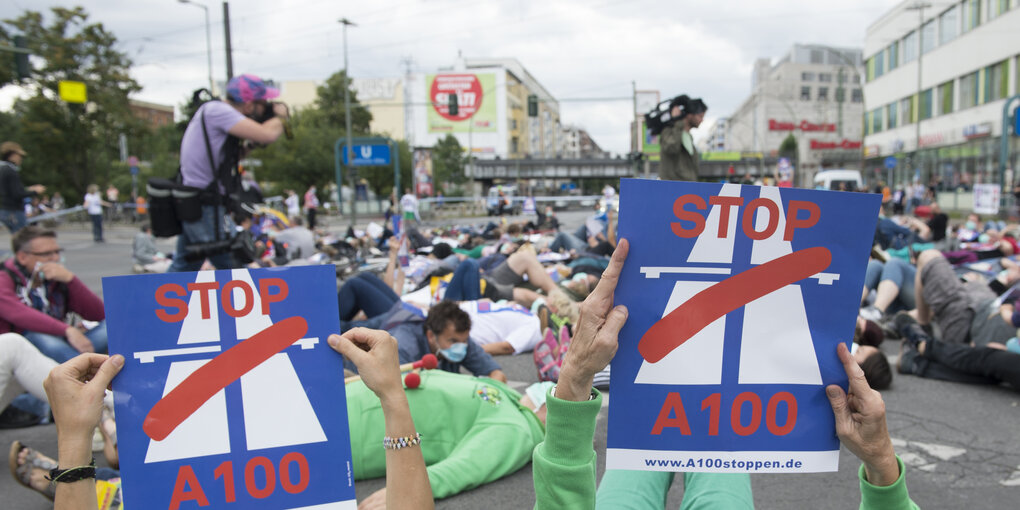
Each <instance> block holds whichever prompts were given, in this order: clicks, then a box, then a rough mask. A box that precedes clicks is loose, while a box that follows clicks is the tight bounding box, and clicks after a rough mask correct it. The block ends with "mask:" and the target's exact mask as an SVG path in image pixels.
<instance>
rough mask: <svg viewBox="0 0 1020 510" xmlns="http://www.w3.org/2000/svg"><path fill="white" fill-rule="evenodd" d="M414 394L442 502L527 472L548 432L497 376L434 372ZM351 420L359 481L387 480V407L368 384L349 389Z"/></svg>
mask: <svg viewBox="0 0 1020 510" xmlns="http://www.w3.org/2000/svg"><path fill="white" fill-rule="evenodd" d="M406 393H407V400H408V404H410V407H411V417H412V418H413V419H414V426H415V429H416V430H417V431H418V433H420V434H421V435H422V442H421V446H420V447H421V450H422V454H423V456H424V457H425V465H426V466H427V469H428V474H429V482H430V483H431V484H432V495H433V496H434V497H435V498H436V499H441V498H445V497H449V496H452V495H454V494H457V493H460V492H463V491H466V490H468V489H472V488H474V487H477V486H479V485H482V484H485V483H489V482H492V481H495V480H498V479H500V478H502V477H504V476H506V475H508V474H510V473H513V472H514V471H517V470H518V469H520V468H522V467H524V465H525V464H527V463H528V461H529V460H530V459H531V453H532V451H533V450H534V448H535V445H536V444H538V443H539V442H541V441H542V437H543V435H544V433H545V431H544V428H543V427H542V422H540V421H539V420H538V418H537V417H536V416H535V413H533V412H532V411H531V410H530V409H528V408H527V407H524V406H521V405H520V404H519V402H520V399H521V395H520V393H517V392H516V391H514V390H513V389H511V388H510V387H509V386H507V385H505V384H503V383H501V382H499V381H495V380H493V379H489V378H477V377H471V376H468V375H463V374H453V373H449V372H444V371H442V370H427V371H424V372H422V373H421V385H420V386H419V387H418V388H417V389H413V390H406ZM347 419H348V421H349V422H350V428H351V457H352V463H353V464H354V466H353V467H354V479H355V480H363V479H366V478H378V477H381V476H385V475H386V452H385V450H383V447H382V441H383V435H385V425H384V422H383V413H382V407H381V404H380V403H379V399H378V397H376V396H375V394H374V393H372V391H371V390H369V389H368V388H367V387H366V386H365V383H363V382H361V381H358V382H355V383H351V384H348V385H347Z"/></svg>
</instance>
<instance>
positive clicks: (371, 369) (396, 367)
mask: <svg viewBox="0 0 1020 510" xmlns="http://www.w3.org/2000/svg"><path fill="white" fill-rule="evenodd" d="M328 341H329V345H330V347H332V348H333V349H335V350H336V351H337V352H339V353H340V354H343V355H344V356H346V357H347V358H348V359H350V360H351V361H352V362H353V363H354V364H355V365H356V366H357V367H358V373H359V374H360V375H361V379H362V380H363V381H365V386H368V389H370V390H372V391H373V392H374V393H375V394H376V396H378V397H379V401H380V402H381V403H382V411H383V419H384V420H385V423H386V438H385V440H384V443H383V445H384V448H386V485H387V489H384V490H385V492H384V493H383V494H384V496H381V497H383V498H385V502H386V508H388V509H390V510H401V509H405V508H406V509H409V510H411V509H426V510H428V509H431V508H434V507H435V503H434V502H433V500H432V487H431V486H430V485H429V478H428V473H427V472H426V471H425V459H424V458H423V457H422V453H421V447H419V446H418V441H419V440H420V436H418V434H417V432H416V430H415V428H414V421H413V420H412V419H411V408H410V407H409V406H408V403H407V395H405V394H404V386H403V384H401V382H400V360H399V354H398V352H397V340H396V339H395V338H393V337H392V336H390V335H389V333H387V332H385V331H379V330H373V329H366V328H354V329H352V330H350V331H348V332H346V333H344V334H343V335H330V336H329V340H328Z"/></svg>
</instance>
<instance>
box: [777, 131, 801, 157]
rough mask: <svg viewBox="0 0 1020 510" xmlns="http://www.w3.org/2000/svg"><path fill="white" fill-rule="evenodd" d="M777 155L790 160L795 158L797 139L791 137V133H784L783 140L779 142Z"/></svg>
mask: <svg viewBox="0 0 1020 510" xmlns="http://www.w3.org/2000/svg"><path fill="white" fill-rule="evenodd" d="M779 155H780V156H781V157H784V158H790V161H791V162H795V161H796V160H797V139H796V138H794V137H793V133H790V134H788V135H786V138H783V141H782V142H781V143H780V144H779Z"/></svg>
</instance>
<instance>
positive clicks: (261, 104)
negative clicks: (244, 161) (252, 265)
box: [170, 74, 289, 271]
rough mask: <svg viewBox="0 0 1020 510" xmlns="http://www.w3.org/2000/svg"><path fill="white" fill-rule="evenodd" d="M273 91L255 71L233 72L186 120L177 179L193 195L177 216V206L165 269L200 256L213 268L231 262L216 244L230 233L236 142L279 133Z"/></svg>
mask: <svg viewBox="0 0 1020 510" xmlns="http://www.w3.org/2000/svg"><path fill="white" fill-rule="evenodd" d="M279 95H280V91H279V90H277V89H274V88H270V87H268V86H266V84H265V82H263V81H262V80H261V79H260V78H258V77H257V76H254V75H250V74H244V75H240V76H235V77H234V78H231V80H230V82H229V83H228V84H227V94H226V100H225V101H209V102H207V103H205V104H203V105H202V106H201V107H200V108H199V109H198V111H197V112H195V116H194V117H192V119H191V122H189V123H188V128H187V130H186V131H185V132H184V138H183V140H182V141H181V170H180V180H181V184H183V185H184V186H190V187H191V188H194V189H195V193H194V194H195V195H196V196H195V198H194V199H193V201H192V203H191V204H190V205H189V204H185V206H184V208H185V209H186V210H189V211H190V213H185V214H183V215H182V206H181V205H180V203H179V204H178V205H177V213H178V217H179V220H180V224H181V234H180V235H179V236H178V237H177V249H176V253H175V254H174V261H173V265H172V266H171V267H170V271H196V270H198V269H199V268H200V267H201V266H202V263H203V261H204V260H205V259H206V258H208V259H209V261H210V262H211V263H212V264H213V265H214V266H216V268H217V269H229V268H232V267H233V265H234V264H233V260H232V255H231V251H230V248H229V246H223V247H219V244H226V245H229V240H230V239H231V238H233V237H234V235H235V226H234V221H233V220H232V218H231V216H230V214H231V213H232V212H234V211H235V210H236V209H237V207H238V205H239V204H238V203H237V202H238V195H239V193H240V177H239V175H238V171H237V166H238V161H239V160H240V159H241V157H242V155H241V151H242V148H241V144H242V143H243V141H245V140H247V141H250V142H253V143H256V144H263V145H264V144H269V143H272V142H274V141H276V139H277V138H279V137H280V135H281V134H283V133H284V130H285V128H286V124H285V121H286V119H287V117H288V116H289V112H288V109H287V106H286V105H285V104H283V103H274V102H270V101H269V100H270V99H273V98H275V97H277V96H279ZM217 243H218V244H217ZM189 247H190V249H189ZM206 247H209V248H206Z"/></svg>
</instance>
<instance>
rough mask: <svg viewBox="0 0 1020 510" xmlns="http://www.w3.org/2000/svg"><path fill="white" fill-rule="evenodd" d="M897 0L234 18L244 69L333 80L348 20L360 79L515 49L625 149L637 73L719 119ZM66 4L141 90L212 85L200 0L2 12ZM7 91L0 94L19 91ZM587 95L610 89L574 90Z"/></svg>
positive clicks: (595, 129)
mask: <svg viewBox="0 0 1020 510" xmlns="http://www.w3.org/2000/svg"><path fill="white" fill-rule="evenodd" d="M899 1H900V0H856V1H853V2H838V3H837V2H829V1H817V0H767V1H763V0H720V1H717V2H707V1H688V0H672V1H667V0H661V1H660V0H501V1H496V0H370V1H365V0H360V1H352V0H340V1H338V0H284V1H281V0H234V1H233V2H231V3H230V17H231V34H232V39H233V47H234V72H235V74H239V73H244V72H248V73H254V74H258V75H260V76H263V77H267V78H272V79H275V80H277V81H288V80H322V79H324V78H325V77H327V76H329V75H330V74H332V73H333V72H335V71H337V70H340V69H342V68H343V39H342V35H341V26H340V24H339V23H337V20H338V19H339V18H341V17H347V18H348V19H350V20H351V21H353V22H354V23H357V25H358V26H356V27H351V28H349V29H348V43H349V44H350V49H349V58H350V67H351V75H352V76H353V77H355V78H357V77H396V76H401V75H402V74H403V72H404V64H403V63H402V62H403V60H404V59H406V58H408V57H410V58H411V59H413V62H414V64H413V66H414V69H415V70H417V71H423V72H430V71H434V70H436V69H437V68H438V67H443V66H450V65H452V63H453V61H454V59H455V58H456V56H457V53H458V51H459V52H462V53H463V55H464V56H465V57H468V58H470V57H514V58H517V59H518V60H519V61H520V62H521V63H522V64H523V65H524V67H525V68H527V69H528V71H530V72H531V74H532V75H533V76H534V77H535V78H536V79H537V80H538V81H539V82H540V83H541V84H542V85H543V86H545V88H546V89H547V90H549V92H550V93H552V95H553V96H554V97H556V98H557V99H561V100H564V101H563V102H561V104H560V117H561V121H562V122H563V123H564V124H575V125H579V126H582V127H584V128H585V129H587V130H588V132H589V133H591V135H592V136H593V137H594V139H595V141H596V142H597V143H599V144H600V145H601V146H602V147H603V148H604V149H606V150H609V151H612V152H619V153H626V152H628V151H629V143H630V142H629V139H630V138H629V134H628V129H629V128H628V123H629V121H630V115H631V109H632V105H631V101H630V99H629V98H630V96H631V81H634V82H636V84H637V88H638V89H639V90H658V91H660V92H661V94H662V97H663V98H667V97H672V96H674V95H677V94H680V93H686V94H688V95H691V96H693V97H699V96H700V97H701V98H703V99H704V101H705V102H706V103H707V104H708V106H709V110H708V115H707V121H706V123H705V124H703V126H702V127H703V128H707V127H708V126H709V125H710V124H711V122H712V121H713V120H714V119H716V118H718V117H725V116H728V115H729V114H730V113H732V111H733V110H734V109H735V108H736V107H737V106H738V105H739V104H740V103H741V102H742V101H743V100H744V99H745V98H746V97H747V95H748V94H749V91H750V84H751V78H750V73H751V66H752V64H753V62H754V60H755V59H756V58H759V57H769V58H773V59H775V58H779V57H781V56H782V55H783V54H785V53H786V52H787V51H788V50H789V49H790V47H791V46H792V45H793V44H794V43H820V44H828V45H832V46H845V47H862V46H863V44H864V35H865V30H866V28H867V26H868V25H869V24H871V23H872V22H873V21H875V20H876V19H878V17H879V16H881V15H882V14H883V13H885V12H886V11H887V10H889V9H890V8H892V7H893V6H895V5H896V4H897V3H899ZM195 2H197V3H203V1H202V0H195ZM54 5H63V6H72V5H83V6H84V7H85V8H86V10H87V11H88V12H89V14H90V16H91V20H92V21H94V22H101V23H102V24H103V25H104V26H105V27H106V29H107V30H109V31H111V32H113V33H114V35H116V37H117V39H118V40H119V49H120V50H121V51H123V52H125V53H127V54H128V55H129V56H130V58H131V59H132V61H133V62H134V68H133V70H132V74H133V76H134V78H135V79H136V80H138V81H139V82H140V83H141V85H142V86H143V87H144V90H143V91H142V92H141V93H140V94H139V95H138V98H139V99H142V100H147V101H153V102H159V103H164V104H179V103H181V102H182V101H183V100H184V99H185V97H186V96H187V95H189V93H190V91H191V90H193V89H195V88H198V87H201V86H204V85H205V84H207V83H208V73H207V66H206V54H207V53H206V41H205V21H204V17H203V11H202V9H200V8H198V7H195V6H193V5H183V4H181V3H179V2H178V1H177V0H83V1H79V2H77V3H67V2H56V1H51V0H0V18H3V19H10V18H14V17H16V16H18V15H20V14H21V13H22V12H23V11H24V10H26V9H31V10H42V9H47V10H48V7H49V6H54ZM204 5H207V6H208V7H209V11H210V12H209V16H210V21H211V23H212V51H213V74H214V78H215V79H216V80H217V81H222V80H224V79H225V77H226V64H225V62H226V58H225V52H224V37H223V7H222V2H217V1H205V2H204ZM9 89H11V87H8V88H7V89H5V90H3V91H0V95H5V96H7V97H10V95H11V94H12V91H11V90H9ZM578 98H605V99H606V100H604V101H566V99H578ZM614 98H621V99H616V100H613V99H614ZM7 103H9V100H8V101H7ZM700 131H702V133H704V132H706V131H707V130H706V129H701V130H700Z"/></svg>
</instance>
